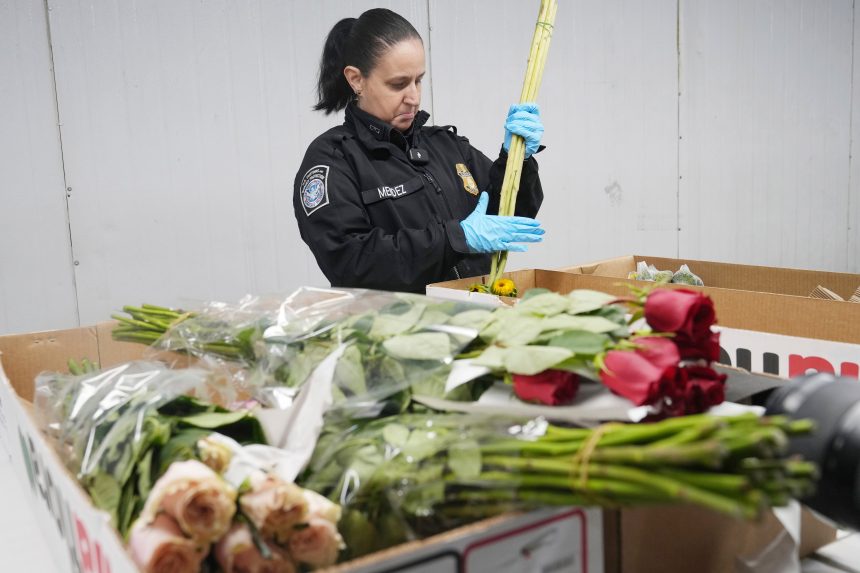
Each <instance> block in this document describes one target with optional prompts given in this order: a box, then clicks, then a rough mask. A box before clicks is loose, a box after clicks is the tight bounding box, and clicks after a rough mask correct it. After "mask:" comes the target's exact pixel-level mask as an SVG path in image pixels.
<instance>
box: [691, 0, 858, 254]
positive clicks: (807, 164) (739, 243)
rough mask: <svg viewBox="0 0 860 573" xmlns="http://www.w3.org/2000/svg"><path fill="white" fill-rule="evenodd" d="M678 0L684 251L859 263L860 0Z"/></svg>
mask: <svg viewBox="0 0 860 573" xmlns="http://www.w3.org/2000/svg"><path fill="white" fill-rule="evenodd" d="M681 6H682V9H681V22H682V25H681V30H682V38H681V40H682V43H681V53H682V56H681V77H682V88H681V98H680V110H681V115H680V117H681V136H682V137H683V144H682V146H681V163H680V165H681V170H680V176H681V177H682V180H681V188H680V189H681V192H680V198H681V225H680V227H681V234H680V245H681V255H682V256H686V257H698V258H707V259H715V260H727V261H735V262H744V263H755V264H765V265H776V266H800V267H808V268H819V269H829V270H837V271H844V270H847V269H848V268H850V267H853V268H854V269H855V270H856V269H857V256H858V252H857V250H856V248H855V249H854V250H852V251H849V248H848V242H847V235H848V229H847V213H848V203H849V198H848V193H849V185H848V174H849V164H848V150H849V141H850V127H851V121H850V118H851V73H852V48H851V47H852V33H853V30H852V20H853V15H854V14H853V11H854V7H853V2H852V1H851V0H830V1H827V2H814V1H803V0H786V1H784V2H763V1H757V2H749V1H747V0H727V1H721V2H714V1H709V0H683V1H682V2H681ZM858 111H860V110H855V112H854V113H855V115H856V113H857V112H858Z"/></svg>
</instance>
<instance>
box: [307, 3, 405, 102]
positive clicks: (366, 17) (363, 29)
mask: <svg viewBox="0 0 860 573" xmlns="http://www.w3.org/2000/svg"><path fill="white" fill-rule="evenodd" d="M409 38H417V39H418V40H421V36H420V34H418V31H417V30H415V28H414V27H413V26H412V24H410V23H409V22H408V21H407V20H406V19H405V18H403V16H400V15H399V14H397V13H395V12H392V11H391V10H388V9H385V8H374V9H372V10H367V11H366V12H364V13H363V14H362V15H361V16H359V17H358V18H344V19H343V20H341V21H340V22H338V23H337V24H335V25H334V27H333V28H332V29H331V31H330V32H329V33H328V36H327V37H326V40H325V45H324V46H323V53H322V58H321V59H320V71H319V79H318V81H317V103H316V105H314V110H315V111H324V112H325V113H326V115H328V114H330V113H332V112H335V111H340V110H342V109H343V108H345V107H346V105H347V104H348V103H349V100H350V99H351V98H352V88H351V87H350V85H349V82H347V81H346V77H345V76H344V75H343V70H344V68H345V67H346V66H355V67H356V68H358V69H359V70H361V74H362V75H363V76H364V77H367V76H368V74H370V72H371V71H372V70H373V68H374V67H376V63H377V61H378V60H379V58H380V56H382V55H383V54H384V53H385V51H386V50H388V48H390V47H391V46H393V45H395V44H396V43H398V42H400V41H402V40H406V39H409Z"/></svg>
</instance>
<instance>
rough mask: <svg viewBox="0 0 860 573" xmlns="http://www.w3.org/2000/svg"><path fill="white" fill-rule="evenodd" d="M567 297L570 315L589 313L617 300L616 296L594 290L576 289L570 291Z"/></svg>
mask: <svg viewBox="0 0 860 573" xmlns="http://www.w3.org/2000/svg"><path fill="white" fill-rule="evenodd" d="M567 297H568V298H569V299H570V307H569V308H568V309H567V312H569V313H570V314H582V313H585V312H591V311H593V310H597V309H598V308H600V307H602V306H605V305H607V304H609V303H610V302H612V301H613V300H616V299H618V297H617V296H614V295H611V294H607V293H605V292H600V291H596V290H588V289H577V290H574V291H571V292H570V293H569V294H568V295H567Z"/></svg>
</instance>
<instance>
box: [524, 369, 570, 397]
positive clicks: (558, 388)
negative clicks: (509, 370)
mask: <svg viewBox="0 0 860 573" xmlns="http://www.w3.org/2000/svg"><path fill="white" fill-rule="evenodd" d="M513 379H514V394H516V395H517V398H519V399H520V400H523V401H524V402H537V403H539V404H546V405H548V406H557V405H559V404H568V403H570V402H571V401H573V399H574V398H576V393H577V392H578V391H579V376H577V375H576V374H574V373H573V372H567V371H566V370H544V371H543V372H540V373H538V374H534V375H532V376H527V375H525V374H514V375H513Z"/></svg>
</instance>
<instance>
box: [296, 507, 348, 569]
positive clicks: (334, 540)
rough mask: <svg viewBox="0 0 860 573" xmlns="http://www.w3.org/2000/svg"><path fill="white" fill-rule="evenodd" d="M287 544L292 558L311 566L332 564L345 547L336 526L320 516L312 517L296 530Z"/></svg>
mask: <svg viewBox="0 0 860 573" xmlns="http://www.w3.org/2000/svg"><path fill="white" fill-rule="evenodd" d="M289 546H290V555H292V556H293V559H295V560H296V561H298V562H300V563H305V564H307V565H310V566H311V567H328V566H329V565H334V563H336V562H337V557H338V554H339V553H340V550H341V549H343V548H344V547H346V545H345V544H344V542H343V538H342V537H341V536H340V533H338V531H337V527H335V525H334V524H333V523H332V522H331V521H329V520H328V519H324V518H320V517H312V518H311V519H309V520H308V523H307V526H306V527H304V528H301V529H298V530H296V532H295V533H293V535H292V537H290V543H289Z"/></svg>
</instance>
